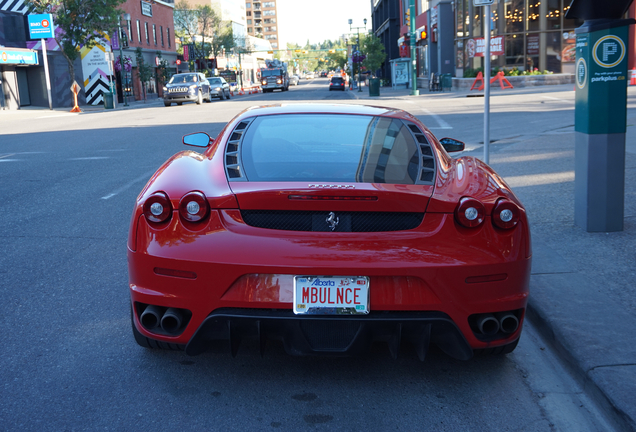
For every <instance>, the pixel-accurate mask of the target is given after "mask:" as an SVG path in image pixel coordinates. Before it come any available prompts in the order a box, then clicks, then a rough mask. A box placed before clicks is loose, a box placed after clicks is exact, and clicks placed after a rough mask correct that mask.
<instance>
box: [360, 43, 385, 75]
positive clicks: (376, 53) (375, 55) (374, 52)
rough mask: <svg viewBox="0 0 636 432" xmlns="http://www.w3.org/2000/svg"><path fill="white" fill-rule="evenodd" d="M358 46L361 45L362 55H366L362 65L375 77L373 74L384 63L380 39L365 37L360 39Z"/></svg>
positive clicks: (383, 52)
mask: <svg viewBox="0 0 636 432" xmlns="http://www.w3.org/2000/svg"><path fill="white" fill-rule="evenodd" d="M360 45H362V53H363V54H365V55H366V58H365V59H364V61H363V62H362V65H363V66H364V67H366V68H367V70H368V71H370V72H371V73H372V74H373V76H375V72H376V71H377V70H378V69H380V68H381V67H382V63H384V62H385V61H386V52H385V51H384V45H383V44H382V41H380V38H379V37H377V36H375V35H373V34H369V35H365V36H364V37H363V38H361V39H360Z"/></svg>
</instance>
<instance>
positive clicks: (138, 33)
mask: <svg viewBox="0 0 636 432" xmlns="http://www.w3.org/2000/svg"><path fill="white" fill-rule="evenodd" d="M137 41H138V42H139V43H141V22H139V20H137Z"/></svg>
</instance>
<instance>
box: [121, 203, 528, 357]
mask: <svg viewBox="0 0 636 432" xmlns="http://www.w3.org/2000/svg"><path fill="white" fill-rule="evenodd" d="M135 225H136V229H135V233H136V241H135V242H134V244H135V246H134V249H135V250H131V249H129V251H128V262H129V287H130V293H131V298H132V301H133V306H134V307H135V310H136V311H137V313H136V314H135V324H136V326H137V328H138V330H139V332H140V333H142V334H143V335H144V336H146V337H149V338H153V339H156V340H160V341H163V342H167V343H173V344H181V345H186V344H188V343H190V342H191V341H192V340H195V339H198V338H201V340H203V341H206V340H208V339H210V336H209V331H210V330H209V329H208V326H209V325H210V324H205V323H206V322H207V321H209V319H210V318H209V317H211V316H216V315H215V314H217V315H218V314H219V311H225V310H228V309H231V310H247V311H249V312H248V313H246V314H243V315H241V319H240V320H238V321H237V322H238V324H237V325H238V326H239V328H240V327H241V326H243V325H244V323H245V322H248V324H249V323H252V324H253V321H259V320H260V321H263V320H265V321H267V323H268V325H270V324H271V323H274V322H278V320H282V321H284V322H285V323H287V321H289V320H292V318H293V319H295V320H296V321H297V322H304V321H301V320H307V319H327V320H329V318H316V317H315V316H312V317H311V318H307V317H305V316H303V315H298V316H296V315H293V312H292V305H293V294H292V293H293V277H294V275H316V276H323V275H336V276H367V277H369V284H370V285H369V286H370V288H369V290H370V291H369V292H370V302H369V309H370V311H371V313H370V315H368V316H363V317H361V318H360V317H358V319H359V320H361V322H366V321H364V320H365V319H366V320H371V321H373V319H371V318H369V317H372V316H375V314H402V313H411V314H416V316H418V317H420V318H421V317H424V318H426V317H429V316H438V315H439V314H442V315H443V316H445V317H447V318H448V320H450V321H451V322H452V323H454V326H455V327H456V328H457V329H458V331H459V332H460V334H461V335H462V337H463V339H464V341H466V343H467V344H468V346H470V347H471V348H472V349H481V348H489V347H495V346H502V345H506V344H508V343H511V342H513V341H515V340H516V339H518V337H519V334H520V331H521V327H522V322H523V317H524V310H525V307H526V303H527V295H528V285H529V277H530V265H531V259H530V256H529V251H530V246H529V235H528V233H527V225H525V223H524V224H520V225H519V226H517V227H516V228H515V229H513V230H511V231H509V232H501V231H496V230H495V229H494V228H493V227H492V224H491V222H490V221H489V220H487V221H486V222H485V223H484V225H483V227H482V228H480V229H479V230H476V231H474V232H472V234H471V235H468V236H466V235H465V234H462V233H461V232H458V229H457V227H456V223H455V222H454V218H453V216H452V215H446V214H427V215H425V217H424V220H423V222H422V224H421V225H420V226H419V227H417V228H416V229H411V230H405V231H395V232H378V233H365V234H364V235H360V233H334V234H332V235H331V236H327V235H325V233H318V232H289V231H279V230H270V229H263V228H254V227H250V226H247V225H245V224H244V223H243V222H242V221H241V219H240V213H239V212H237V211H235V210H222V211H213V212H212V214H211V216H210V221H209V222H208V224H207V225H206V226H201V227H198V228H197V229H196V230H195V229H194V228H193V227H184V226H183V225H182V223H181V222H180V221H179V218H178V216H177V215H176V214H175V217H174V218H172V221H171V222H170V223H169V224H168V225H167V226H165V227H163V228H162V229H161V230H154V229H152V227H150V226H149V225H148V223H147V222H146V220H145V219H144V217H143V216H140V218H139V219H138V220H137V223H136V224H135ZM453 239H454V240H453ZM265 251H266V252H265ZM166 269H167V270H168V271H166ZM170 272H172V273H173V274H171V273H170ZM145 305H157V306H159V307H161V308H163V309H164V310H165V309H166V308H179V309H182V310H184V311H187V314H189V315H188V320H187V322H186V323H184V326H183V328H182V329H181V330H180V331H179V332H178V334H174V335H168V334H162V333H161V332H156V331H149V330H148V329H145V328H143V326H141V324H140V321H139V317H140V314H141V313H142V311H143V308H145ZM271 310H282V311H285V314H286V315H285V314H283V316H282V317H276V319H274V318H272V317H270V316H269V315H267V313H266V311H271ZM503 311H518V312H516V313H517V318H518V320H519V327H518V329H517V330H516V331H514V332H512V333H509V334H503V333H498V334H497V335H494V336H493V337H489V338H484V337H480V335H479V334H477V333H476V332H475V329H474V327H475V325H474V317H475V316H476V314H494V313H498V312H503ZM431 314H432V315H431ZM262 316H265V318H263V319H261V318H259V317H262ZM420 318H418V319H420ZM215 319H216V320H217V321H218V320H219V319H220V320H221V321H224V322H226V323H230V324H228V325H230V326H231V322H232V321H236V319H235V318H232V319H226V318H222V319H221V318H218V319H217V318H215ZM331 319H332V320H335V319H337V320H341V319H345V320H346V319H349V318H342V317H341V316H337V317H332V318H331ZM427 319H428V318H427ZM471 320H472V321H471ZM407 321H409V322H410V320H407ZM416 321H417V320H416ZM425 321H426V320H425ZM263 322H264V321H263ZM391 322H393V321H391ZM252 324H250V325H252ZM258 325H260V324H258ZM289 325H290V324H285V326H289ZM293 325H297V324H293ZM293 325H292V327H293ZM374 325H375V324H374ZM278 326H279V325H278V324H276V325H274V327H275V328H276V327H278ZM248 327H249V326H248ZM365 328H366V327H365ZM371 328H375V327H373V326H371ZM435 328H437V327H434V328H432V329H433V330H434V329H435ZM365 331H366V330H365ZM292 333H293V332H292ZM200 334H202V335H203V336H200ZM195 335H196V337H195ZM226 336H227V335H226ZM226 336H222V337H220V338H221V339H227V337H226ZM289 340H290V341H299V340H300V341H302V340H301V339H299V338H298V337H297V336H294V337H291V336H290V339H289ZM434 342H436V343H437V341H436V340H434ZM289 344H290V345H289V346H290V349H291V350H292V351H294V350H298V352H299V353H305V352H308V353H309V352H313V351H315V349H313V348H312V350H313V351H312V350H309V351H307V350H306V345H304V343H300V345H298V344H297V343H292V342H289ZM195 345H196V344H195ZM195 345H193V346H195ZM296 345H298V347H295V346H296ZM294 347H295V348H294ZM190 352H196V350H195V349H194V348H193V349H192V350H191V351H190Z"/></svg>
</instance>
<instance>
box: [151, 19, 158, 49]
mask: <svg viewBox="0 0 636 432" xmlns="http://www.w3.org/2000/svg"><path fill="white" fill-rule="evenodd" d="M152 39H153V40H154V42H155V45H157V24H153V25H152Z"/></svg>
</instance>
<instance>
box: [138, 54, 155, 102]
mask: <svg viewBox="0 0 636 432" xmlns="http://www.w3.org/2000/svg"><path fill="white" fill-rule="evenodd" d="M135 58H136V59H137V73H138V74H139V80H140V81H141V84H142V86H141V87H142V88H143V90H144V103H145V102H146V84H147V83H148V82H149V81H150V80H151V79H152V77H153V74H154V70H153V69H154V68H153V67H152V66H150V65H149V64H148V63H146V62H145V61H144V53H143V51H142V50H141V48H140V47H137V49H136V50H135Z"/></svg>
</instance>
